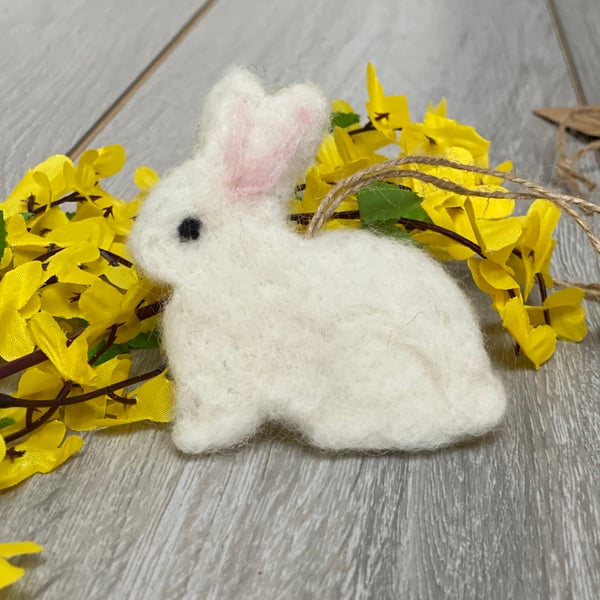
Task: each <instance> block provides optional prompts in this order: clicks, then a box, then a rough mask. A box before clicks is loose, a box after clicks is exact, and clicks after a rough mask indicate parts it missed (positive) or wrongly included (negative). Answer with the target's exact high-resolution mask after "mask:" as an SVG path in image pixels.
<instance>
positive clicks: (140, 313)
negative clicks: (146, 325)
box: [135, 300, 165, 321]
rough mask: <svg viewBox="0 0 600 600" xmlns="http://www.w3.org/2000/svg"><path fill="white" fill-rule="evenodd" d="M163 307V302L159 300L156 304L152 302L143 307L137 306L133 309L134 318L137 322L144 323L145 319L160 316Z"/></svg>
mask: <svg viewBox="0 0 600 600" xmlns="http://www.w3.org/2000/svg"><path fill="white" fill-rule="evenodd" d="M164 307H165V301H164V300H159V301H158V302H153V303H152V304H145V305H144V306H138V307H137V308H136V309H135V316H136V317H137V318H138V320H139V321H145V320H146V319H150V318H151V317H153V316H155V315H158V314H160V313H161V312H162V311H163V309H164Z"/></svg>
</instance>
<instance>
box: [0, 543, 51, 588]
mask: <svg viewBox="0 0 600 600" xmlns="http://www.w3.org/2000/svg"><path fill="white" fill-rule="evenodd" d="M43 549H44V547H43V546H40V545H39V544H36V543H35V542H10V543H0V589H2V588H5V587H7V586H9V585H10V584H11V583H14V582H15V581H17V579H20V578H21V577H22V576H23V574H24V573H25V570H24V569H22V568H21V567H16V566H15V565H11V564H10V563H9V562H8V561H7V560H6V559H7V558H12V557H13V556H19V555H21V554H37V553H38V552H41V551H42V550H43Z"/></svg>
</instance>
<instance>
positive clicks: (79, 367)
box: [29, 312, 94, 384]
mask: <svg viewBox="0 0 600 600" xmlns="http://www.w3.org/2000/svg"><path fill="white" fill-rule="evenodd" d="M29 331H30V333H31V337H32V339H33V341H34V342H35V344H36V345H37V346H38V348H39V349H40V350H42V352H44V354H45V355H46V356H47V357H48V359H49V360H50V362H52V364H53V365H54V366H55V367H56V368H57V369H58V371H59V372H60V374H61V375H62V376H63V377H64V378H65V379H69V380H72V381H75V382H77V383H81V384H84V383H91V382H92V380H93V378H94V370H93V369H92V368H91V367H90V366H89V365H88V363H87V360H88V356H87V354H88V346H87V342H86V341H85V338H84V337H83V336H79V337H77V338H76V339H75V340H73V341H72V342H71V344H70V345H67V339H66V336H65V334H64V332H63V331H62V329H61V328H60V327H59V325H58V323H57V322H56V321H55V320H54V319H53V318H52V317H51V316H50V315H49V314H48V313H47V312H40V313H38V314H37V315H34V316H33V317H32V318H31V320H30V321H29Z"/></svg>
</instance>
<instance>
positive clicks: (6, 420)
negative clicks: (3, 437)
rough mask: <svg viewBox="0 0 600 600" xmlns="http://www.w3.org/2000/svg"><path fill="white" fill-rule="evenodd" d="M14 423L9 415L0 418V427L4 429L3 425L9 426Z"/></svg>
mask: <svg viewBox="0 0 600 600" xmlns="http://www.w3.org/2000/svg"><path fill="white" fill-rule="evenodd" d="M14 424H15V420H14V419H11V418H10V417H4V418H2V419H0V429H4V428H5V427H10V426H11V425H14Z"/></svg>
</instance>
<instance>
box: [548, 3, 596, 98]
mask: <svg viewBox="0 0 600 600" xmlns="http://www.w3.org/2000/svg"><path fill="white" fill-rule="evenodd" d="M548 3H549V5H550V7H551V9H552V10H553V12H554V14H555V17H556V21H557V26H558V28H559V30H560V31H561V33H562V36H563V38H564V49H565V53H566V56H567V60H568V61H570V62H572V67H573V71H574V73H573V78H574V80H575V82H576V85H577V87H579V88H580V90H581V92H580V98H578V100H579V102H580V103H582V104H597V103H598V102H600V81H599V80H598V56H600V40H599V39H598V32H599V31H600V5H599V4H598V2H596V1H595V0H548Z"/></svg>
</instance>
